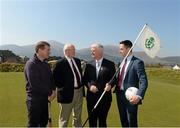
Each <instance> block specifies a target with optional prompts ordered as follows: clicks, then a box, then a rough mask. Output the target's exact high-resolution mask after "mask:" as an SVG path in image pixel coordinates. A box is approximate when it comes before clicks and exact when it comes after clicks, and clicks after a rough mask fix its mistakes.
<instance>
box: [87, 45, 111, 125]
mask: <svg viewBox="0 0 180 128" xmlns="http://www.w3.org/2000/svg"><path fill="white" fill-rule="evenodd" d="M91 52H92V57H93V58H94V60H93V61H92V62H90V63H89V64H87V66H86V70H85V73H84V81H85V84H86V86H87V97H86V99H87V109H88V114H89V117H90V118H89V126H90V127H97V121H99V122H98V124H99V127H107V123H106V119H107V115H108V111H109V109H110V106H111V101H112V95H111V86H106V83H108V82H109V80H110V79H111V78H112V76H113V75H114V73H115V64H114V63H113V62H112V61H110V60H108V59H106V58H104V57H103V46H102V45H101V44H98V43H95V44H93V45H92V46H91ZM112 86H113V85H112ZM104 90H106V91H107V92H106V94H105V95H104V97H103V98H102V100H101V102H100V103H99V105H98V106H97V108H96V109H95V111H93V113H92V109H93V107H94V105H95V104H96V102H97V101H98V99H99V98H100V96H101V94H102V93H103V91H104ZM91 113H92V114H91Z"/></svg>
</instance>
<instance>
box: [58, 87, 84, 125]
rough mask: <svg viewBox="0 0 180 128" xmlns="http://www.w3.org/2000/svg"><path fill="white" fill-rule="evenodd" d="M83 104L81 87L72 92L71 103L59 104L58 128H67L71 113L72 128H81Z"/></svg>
mask: <svg viewBox="0 0 180 128" xmlns="http://www.w3.org/2000/svg"><path fill="white" fill-rule="evenodd" d="M82 104H83V91H82V87H81V88H79V89H75V90H74V96H73V101H72V102H71V103H60V115H59V127H67V126H68V121H69V117H70V115H71V112H73V122H72V125H73V127H82V121H81V113H82Z"/></svg>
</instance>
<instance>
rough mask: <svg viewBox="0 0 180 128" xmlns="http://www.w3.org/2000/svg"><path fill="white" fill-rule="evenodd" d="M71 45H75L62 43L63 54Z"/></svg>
mask: <svg viewBox="0 0 180 128" xmlns="http://www.w3.org/2000/svg"><path fill="white" fill-rule="evenodd" d="M71 46H73V47H75V46H74V45H73V44H65V45H64V48H63V52H64V55H65V51H66V50H67V49H68V48H69V47H71Z"/></svg>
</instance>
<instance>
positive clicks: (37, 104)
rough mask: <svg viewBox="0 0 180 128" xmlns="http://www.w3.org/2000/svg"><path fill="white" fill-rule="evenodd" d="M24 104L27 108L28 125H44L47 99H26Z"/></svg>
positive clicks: (45, 123) (45, 122) (46, 115)
mask: <svg viewBox="0 0 180 128" xmlns="http://www.w3.org/2000/svg"><path fill="white" fill-rule="evenodd" d="M26 105H27V110H28V127H46V125H47V122H48V100H47V99H38V100H37V99H35V100H34V99H32V100H27V101H26Z"/></svg>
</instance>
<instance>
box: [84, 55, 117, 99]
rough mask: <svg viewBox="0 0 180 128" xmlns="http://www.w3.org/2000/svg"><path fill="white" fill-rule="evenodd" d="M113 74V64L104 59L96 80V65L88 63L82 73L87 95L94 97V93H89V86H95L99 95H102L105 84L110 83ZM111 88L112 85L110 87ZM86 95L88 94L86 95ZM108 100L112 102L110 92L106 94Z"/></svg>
mask: <svg viewBox="0 0 180 128" xmlns="http://www.w3.org/2000/svg"><path fill="white" fill-rule="evenodd" d="M114 73H115V64H114V63H113V62H111V61H109V60H107V59H105V58H103V60H102V65H101V68H100V71H99V74H98V78H96V63H95V61H92V62H90V63H89V64H87V65H86V70H85V73H84V84H85V85H86V86H87V88H88V90H87V93H89V94H92V95H95V94H94V93H92V92H90V91H89V87H88V84H89V85H95V86H97V88H98V90H99V92H98V93H99V94H102V92H103V91H104V88H105V85H106V83H108V82H109V81H110V79H111V78H112V76H113V75H114ZM112 86H113V85H112ZM87 95H88V94H87ZM106 96H107V98H108V100H110V101H112V95H111V91H109V92H107V93H106Z"/></svg>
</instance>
